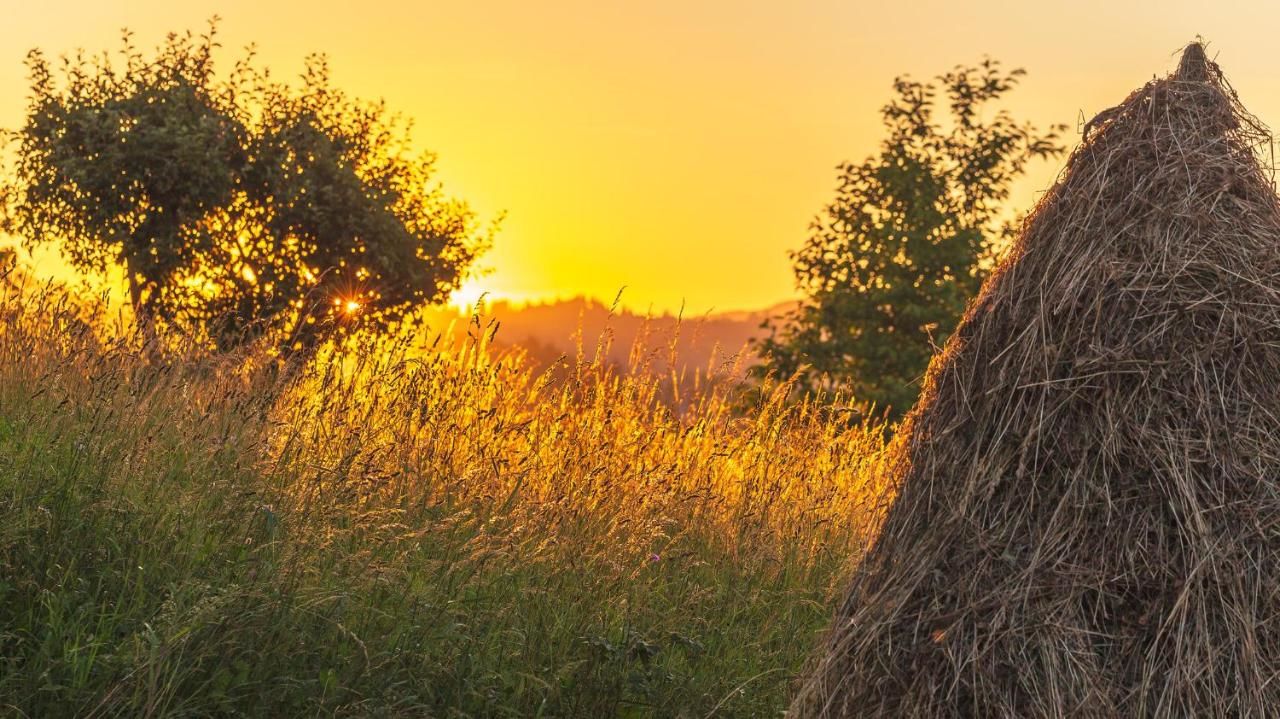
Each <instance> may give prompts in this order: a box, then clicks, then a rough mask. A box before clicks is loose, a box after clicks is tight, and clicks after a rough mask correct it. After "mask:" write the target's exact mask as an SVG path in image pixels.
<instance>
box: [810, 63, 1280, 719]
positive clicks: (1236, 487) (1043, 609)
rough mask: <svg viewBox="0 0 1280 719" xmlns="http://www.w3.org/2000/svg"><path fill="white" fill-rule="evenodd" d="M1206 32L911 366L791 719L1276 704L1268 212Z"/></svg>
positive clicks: (1208, 712) (1053, 195) (1250, 133)
mask: <svg viewBox="0 0 1280 719" xmlns="http://www.w3.org/2000/svg"><path fill="white" fill-rule="evenodd" d="M1270 147H1271V143H1270V136H1269V134H1268V133H1267V132H1266V130H1265V128H1263V127H1262V126H1261V125H1260V124H1259V123H1258V122H1257V121H1256V120H1255V119H1254V118H1253V117H1251V116H1250V115H1249V114H1248V113H1247V112H1246V111H1245V110H1244V108H1243V107H1241V106H1240V104H1239V102H1238V100H1237V99H1236V95H1235V93H1234V91H1233V90H1232V89H1231V87H1230V86H1229V85H1228V83H1227V82H1226V80H1225V79H1224V78H1223V76H1222V73H1221V70H1220V69H1219V68H1218V66H1217V65H1216V64H1215V63H1214V62H1211V61H1210V60H1209V59H1208V58H1206V56H1205V52H1204V48H1203V47H1201V46H1200V45H1199V44H1193V45H1191V46H1189V47H1187V48H1186V49H1185V51H1184V52H1183V56H1182V61H1181V63H1180V65H1179V67H1178V69H1177V70H1176V71H1175V72H1174V73H1173V74H1172V75H1170V76H1168V77H1166V78H1164V79H1159V80H1153V81H1152V82H1150V83H1148V84H1147V85H1146V86H1145V87H1143V88H1141V89H1140V90H1138V91H1136V92H1134V93H1133V94H1132V95H1130V96H1129V97H1128V98H1127V99H1126V100H1125V101H1124V102H1123V103H1122V104H1121V105H1119V106H1117V107H1115V108H1113V109H1112V110H1109V111H1107V113H1105V114H1104V115H1103V116H1102V118H1101V121H1100V122H1098V123H1096V126H1095V127H1093V128H1092V130H1091V132H1090V134H1089V135H1088V137H1087V138H1086V140H1085V141H1084V142H1083V144H1082V145H1081V146H1080V147H1079V148H1078V149H1076V151H1075V152H1074V153H1073V155H1072V156H1071V158H1070V160H1069V162H1068V165H1067V168H1066V169H1065V170H1064V172H1063V174H1062V175H1061V176H1060V178H1059V180H1058V182H1057V184H1056V185H1055V186H1054V187H1053V188H1052V189H1051V190H1050V191H1049V192H1048V193H1047V194H1046V195H1045V196H1044V198H1043V199H1042V200H1041V201H1040V203H1039V204H1038V205H1037V207H1036V208H1035V210H1034V211H1033V213H1032V214H1031V216H1030V217H1029V218H1028V219H1027V221H1026V223H1025V225H1024V226H1023V230H1022V233H1021V235H1020V236H1019V238H1018V240H1017V242H1016V244H1015V246H1014V248H1013V250H1012V251H1011V253H1010V255H1009V257H1008V259H1007V260H1005V261H1004V262H1003V264H1002V266H1001V267H999V268H998V270H997V272H996V273H995V274H994V275H993V276H992V277H991V279H990V280H989V281H988V282H987V283H986V285H985V286H984V288H983V290H982V292H981V294H980V295H979V297H978V298H977V299H976V300H975V302H974V304H973V305H972V306H971V308H970V309H969V311H968V313H967V315H966V316H965V318H964V320H963V322H962V324H961V325H960V327H959V328H958V329H957V331H956V333H955V335H954V337H952V338H951V340H950V341H949V342H948V344H947V345H946V347H945V351H944V352H943V353H942V355H941V356H940V357H939V358H938V359H936V360H935V361H934V363H933V365H932V367H931V368H930V371H929V374H928V377H927V378H926V387H925V391H924V393H923V395H922V398H921V400H920V402H919V404H918V405H917V407H916V408H915V409H914V410H913V412H912V413H911V415H910V416H909V418H908V419H907V424H906V425H905V427H904V430H903V432H902V433H901V434H900V435H899V441H900V446H899V448H898V454H897V455H896V458H895V459H894V460H893V461H894V462H895V464H894V466H893V469H892V473H893V474H892V476H893V483H894V489H895V491H896V493H897V496H896V499H895V500H894V503H893V505H892V506H891V507H890V509H889V510H888V512H887V515H886V517H885V520H884V524H883V528H882V533H881V534H880V536H879V538H878V540H877V541H876V543H875V544H874V546H873V547H872V548H871V549H870V551H869V553H868V556H867V557H866V558H865V560H864V561H863V562H862V564H861V565H860V567H859V569H858V570H857V571H856V573H855V577H854V581H853V584H852V587H851V589H850V590H849V593H848V595H847V600H846V601H845V603H844V606H843V607H842V608H841V610H840V611H839V614H838V617H837V620H836V624H835V626H834V628H833V630H832V632H831V636H830V637H829V638H828V640H827V644H826V645H825V646H824V647H823V648H822V658H821V660H820V661H817V662H815V665H814V666H813V667H812V670H811V672H810V675H809V677H808V679H807V681H806V683H805V684H803V685H802V687H801V690H800V693H799V695H798V698H797V699H796V702H795V704H794V705H793V707H792V708H793V712H794V714H795V715H797V716H801V717H882V716H883V717H890V716H891V717H962V716H963V717H1130V716H1159V717H1191V716H1196V717H1201V716H1230V717H1262V716H1277V715H1280V206H1278V203H1277V196H1276V193H1275V189H1274V186H1273V182H1272V178H1271V174H1270V171H1269V169H1267V168H1268V166H1269V164H1270V155H1269V152H1270Z"/></svg>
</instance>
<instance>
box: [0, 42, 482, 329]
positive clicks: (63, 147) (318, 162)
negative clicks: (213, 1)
mask: <svg viewBox="0 0 1280 719" xmlns="http://www.w3.org/2000/svg"><path fill="white" fill-rule="evenodd" d="M217 48H218V43H217V41H216V23H211V25H210V29H209V31H208V32H207V33H205V34H201V35H194V34H192V33H186V34H171V35H170V36H169V37H168V39H167V41H166V42H165V43H164V44H163V45H162V46H161V47H160V48H159V49H158V50H157V51H156V52H155V53H154V54H153V56H151V57H149V58H148V57H144V55H143V54H142V53H140V52H139V51H138V50H137V49H136V47H135V46H134V43H133V40H132V37H131V35H129V34H128V33H127V32H126V34H125V37H124V42H123V47H122V48H121V50H120V52H119V54H118V57H116V58H114V61H113V58H112V57H110V56H108V55H106V54H104V55H101V56H91V57H90V56H86V55H84V54H83V53H81V54H77V55H75V56H71V57H67V58H63V60H62V61H61V62H60V63H58V64H57V65H54V64H52V63H50V62H49V61H48V60H47V59H46V58H45V56H44V55H43V54H42V53H41V52H40V51H38V50H37V51H32V52H31V53H30V54H29V56H28V69H29V72H30V80H31V96H30V101H29V105H28V108H27V114H26V121H25V123H24V124H23V126H22V127H21V128H20V129H19V130H18V131H17V133H16V134H15V137H16V149H17V152H16V165H15V170H16V171H15V172H14V173H13V174H14V177H13V182H12V185H11V187H10V189H9V193H8V194H9V196H10V201H9V203H8V204H9V210H8V212H7V213H6V216H7V220H8V225H9V229H10V231H12V232H14V233H15V234H18V235H19V236H21V237H23V238H24V240H25V241H27V242H30V243H43V242H57V243H59V246H60V248H61V250H62V251H63V253H64V255H65V256H66V258H67V259H68V260H69V261H70V262H71V264H72V265H73V266H75V267H76V268H78V269H81V270H86V271H100V270H103V269H104V268H106V267H107V266H108V265H110V264H119V265H121V266H122V267H123V268H124V271H125V275H126V279H127V282H128V286H129V297H130V301H131V304H132V306H133V310H134V312H135V315H136V316H137V317H138V319H139V324H140V326H142V327H143V329H144V330H145V331H146V332H148V333H149V334H150V335H152V336H155V335H156V334H157V333H160V332H164V333H167V334H169V335H172V336H173V337H178V338H181V339H184V340H186V341H189V342H190V341H194V342H198V343H201V344H203V345H205V346H209V347H217V348H222V349H226V348H230V347H234V346H236V345H238V344H241V343H243V342H246V341H248V340H252V339H256V338H259V337H262V336H264V335H266V336H270V337H272V338H274V339H278V341H279V345H278V346H279V347H280V348H281V350H282V351H284V352H290V351H298V350H303V351H308V350H310V349H312V348H314V347H315V346H316V345H317V344H318V343H319V342H320V341H322V340H323V339H324V338H325V337H327V336H331V335H332V334H334V333H335V332H342V331H345V330H349V329H351V328H354V327H360V326H370V325H372V326H379V327H380V326H386V325H389V324H391V323H394V322H397V321H400V320H402V319H404V318H406V317H407V316H409V315H410V314H411V313H412V311H413V310H414V309H415V308H417V307H419V306H421V305H424V304H428V303H431V302H435V301H438V300H441V299H443V298H444V297H446V296H447V295H448V293H449V292H451V291H452V290H453V289H455V288H456V287H457V286H458V284H459V283H460V281H461V280H462V278H463V277H464V275H465V272H466V271H467V269H468V268H469V267H470V265H471V264H472V262H473V260H474V259H475V258H476V256H477V254H478V253H479V252H481V251H483V249H484V248H485V247H486V245H487V242H488V239H489V233H488V231H487V230H485V229H482V228H479V227H478V226H477V222H476V219H475V216H474V214H473V213H472V212H471V211H470V209H469V208H468V207H467V205H466V204H465V203H462V202H459V201H455V200H452V199H450V198H448V197H447V196H445V195H444V193H443V191H442V189H441V188H440V186H439V184H438V183H437V182H436V181H435V180H434V156H433V155H431V154H418V153H415V152H413V151H412V149H411V141H410V132H409V130H410V128H409V126H408V124H407V123H405V122H403V121H402V120H401V119H400V118H398V117H397V116H395V115H392V114H391V113H389V112H388V110H387V108H386V107H385V105H384V104H383V103H381V102H365V101H360V100H355V99H352V98H350V97H348V96H347V95H346V94H345V93H343V92H342V91H340V90H338V89H336V88H335V87H333V85H332V83H331V82H330V79H329V72H328V67H327V64H326V62H325V60H324V58H323V57H322V56H318V55H317V56H312V57H310V58H308V60H307V64H306V71H305V73H304V74H303V75H302V77H301V78H300V81H298V82H296V83H293V84H290V83H284V82H279V81H276V80H275V79H273V78H272V76H271V74H270V72H269V70H267V69H265V68H261V67H259V66H258V64H257V63H256V58H255V56H254V53H253V50H252V48H250V49H249V50H248V51H247V53H246V55H245V56H244V57H243V58H242V59H241V60H239V61H238V62H236V63H235V64H234V66H233V67H232V69H231V72H230V73H228V74H226V75H225V76H224V75H219V74H218V73H216V72H215V65H214V55H215V50H216V49H217Z"/></svg>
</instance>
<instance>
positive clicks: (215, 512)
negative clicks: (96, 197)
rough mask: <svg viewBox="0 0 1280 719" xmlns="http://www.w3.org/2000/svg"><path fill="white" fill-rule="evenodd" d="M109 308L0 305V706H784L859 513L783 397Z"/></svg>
mask: <svg viewBox="0 0 1280 719" xmlns="http://www.w3.org/2000/svg"><path fill="white" fill-rule="evenodd" d="M110 324H111V322H110V321H108V319H107V318H106V317H97V318H93V317H90V318H88V319H87V320H86V318H85V317H84V312H83V310H82V309H80V308H79V307H77V306H76V305H75V304H73V303H70V302H68V301H66V300H65V299H59V298H58V297H57V296H56V295H55V294H50V293H45V294H42V295H40V296H29V295H28V296H23V295H20V294H18V293H15V292H9V293H7V294H6V295H5V296H4V297H3V300H2V301H0V714H5V715H15V716H29V717H37V716H72V715H76V716H156V715H166V716H168V715H175V716H207V715H235V714H242V713H248V714H254V715H263V716H289V715H305V716H309V715H339V716H348V715H361V716H363V715H371V716H452V717H462V716H474V717H498V716H679V717H703V716H713V715H714V716H739V717H741V716H777V715H778V714H779V713H780V712H781V711H782V710H783V709H784V708H785V706H786V703H787V701H788V698H789V696H790V693H791V692H792V690H793V687H794V686H795V678H796V676H797V674H798V673H799V672H801V671H802V670H803V668H804V666H805V662H806V661H807V657H808V655H809V654H810V653H811V651H812V650H813V648H814V647H815V646H816V645H817V642H818V639H819V637H820V635H821V634H822V632H823V631H824V630H825V628H826V626H827V624H828V622H829V621H830V617H831V616H832V613H833V611H834V609H835V607H836V605H837V603H838V598H839V595H840V593H841V591H842V589H843V585H844V582H845V580H846V578H847V577H848V574H849V569H850V566H851V562H852V561H855V560H856V557H857V555H858V553H859V551H860V548H861V546H862V545H863V543H864V542H865V539H866V536H867V534H868V531H869V530H870V528H871V527H872V525H873V524H874V521H873V518H874V516H876V510H875V505H876V503H875V502H873V501H871V499H870V498H871V497H874V496H876V495H877V493H876V492H875V491H874V490H873V485H874V481H873V479H872V478H873V477H874V476H875V471H874V468H875V466H876V463H877V461H878V458H879V456H880V449H881V447H882V440H881V433H880V432H879V431H878V430H877V429H876V428H874V427H868V426H865V425H857V424H850V423H848V422H847V421H844V420H842V419H841V417H840V416H839V415H832V414H830V413H827V412H821V411H819V410H817V409H816V406H817V405H814V404H810V403H808V402H804V401H787V399H786V387H785V385H783V386H781V387H778V388H776V389H775V390H772V391H766V392H765V393H763V394H761V395H760V399H758V400H757V401H755V402H746V403H745V404H747V405H750V406H748V407H747V408H745V409H744V408H743V405H744V401H743V400H742V399H741V398H740V397H739V396H737V395H735V393H734V391H733V385H732V383H728V382H716V381H704V382H700V383H692V382H688V381H684V382H676V381H674V380H673V379H672V378H670V377H655V376H653V375H652V374H651V373H648V372H646V371H645V370H644V367H645V365H646V361H645V358H643V357H635V358H634V361H633V362H632V366H631V368H630V369H623V370H616V369H611V368H609V367H607V366H604V365H603V364H601V363H599V362H596V361H593V360H592V357H594V356H596V355H597V354H598V353H597V348H590V347H588V348H585V350H584V351H583V352H581V353H580V354H581V356H580V357H577V358H572V357H571V358H568V359H567V360H566V361H565V362H564V363H563V364H562V365H560V366H559V367H558V368H556V369H555V370H554V371H552V372H546V373H542V374H535V373H534V372H532V371H530V370H528V369H525V368H524V367H523V365H522V361H521V358H520V357H519V356H518V355H515V354H506V355H502V354H496V353H493V352H491V351H489V350H487V349H486V347H485V343H484V340H483V338H479V339H478V340H477V341H475V342H468V343H461V344H457V345H455V346H451V347H439V346H436V347H430V346H427V347H420V346H412V345H411V344H406V345H402V346H390V345H387V344H385V343H384V344H382V345H378V346H372V345H371V346H358V345H353V346H351V347H346V348H344V349H343V351H341V352H338V353H331V354H328V355H325V356H324V357H322V358H321V359H319V360H317V361H316V362H315V363H314V364H313V365H311V366H309V367H307V368H305V369H303V370H301V371H299V372H296V373H291V374H287V375H286V376H284V377H281V376H280V375H279V373H277V372H274V371H272V370H271V369H270V368H269V367H268V365H269V363H267V362H264V361H263V357H262V356H261V355H260V354H258V355H255V354H253V353H249V354H241V355H236V356H230V357H217V358H207V357H206V358H194V357H192V358H187V359H178V360H170V361H166V362H163V363H161V362H156V361H145V360H143V359H141V358H140V353H139V352H138V350H137V348H136V347H133V346H131V345H130V343H129V342H126V341H123V340H119V339H113V335H112V333H111V332H109V331H106V330H105V329H103V328H104V327H107V326H109V325H110ZM475 334H477V335H479V334H481V333H480V332H477V333H475ZM264 368H265V369H264ZM713 374H714V373H713ZM708 379H714V378H708ZM695 384H697V385H698V386H696V387H695V386H693V385H695ZM676 386H679V387H681V388H682V389H681V391H682V392H684V393H685V394H683V395H681V396H675V395H676V394H677V392H676V391H675V390H674V389H673V387H676ZM673 406H678V407H680V408H681V409H680V410H679V411H674V410H672V409H671V407H673Z"/></svg>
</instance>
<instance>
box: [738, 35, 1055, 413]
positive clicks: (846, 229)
mask: <svg viewBox="0 0 1280 719" xmlns="http://www.w3.org/2000/svg"><path fill="white" fill-rule="evenodd" d="M1023 74H1024V73H1023V71H1022V70H1013V71H1011V72H1004V71H1003V70H1002V69H1001V67H1000V65H999V63H997V62H995V61H992V60H987V61H984V62H983V63H981V64H980V65H979V66H977V67H957V68H956V69H955V70H953V71H952V72H949V73H947V74H944V75H941V76H939V77H938V78H937V79H936V81H935V82H930V83H921V82H915V81H912V80H910V79H906V78H898V79H897V80H896V81H895V82H894V91H895V97H894V98H893V100H891V101H890V102H889V104H888V105H886V106H885V107H884V108H883V110H882V114H883V117H884V122H885V126H886V129H887V131H888V132H887V137H886V139H885V140H884V142H883V144H882V145H881V148H880V152H879V153H878V154H876V155H874V156H872V157H869V158H868V159H867V160H865V161H863V162H862V163H860V164H852V163H846V164H844V165H841V166H840V167H839V181H838V185H837V188H836V198H835V200H834V201H833V202H832V203H831V204H830V205H828V206H827V207H826V208H825V210H824V212H823V213H822V215H820V216H819V217H817V218H815V220H814V222H813V224H812V226H811V229H810V234H809V238H808V240H807V241H806V242H805V244H804V246H803V247H801V248H800V249H799V250H798V251H795V252H793V253H791V259H792V261H793V263H794V266H795V267H794V269H795V276H796V282H797V285H798V287H799V289H800V290H801V292H802V293H803V295H804V300H803V301H802V302H801V304H800V305H799V306H798V308H797V309H796V310H795V311H794V312H792V313H791V314H790V315H789V316H788V317H786V318H785V319H784V320H782V321H781V322H778V323H773V324H766V325H765V326H766V328H768V329H770V330H771V335H770V337H769V338H768V339H766V340H764V341H763V342H761V343H760V347H761V349H762V350H763V352H764V354H765V356H766V357H767V358H768V359H767V362H766V363H765V364H764V365H762V367H761V368H760V371H761V372H772V373H776V374H778V375H782V376H791V375H793V374H797V373H798V379H799V380H800V382H801V383H802V385H804V386H805V387H807V388H808V389H810V390H822V391H826V392H828V393H832V394H834V393H841V394H843V395H845V396H846V398H850V399H852V400H853V401H855V402H858V403H863V404H867V405H871V404H874V405H876V406H877V407H879V408H880V409H881V410H884V409H890V410H891V414H892V415H893V416H900V415H901V414H902V413H904V412H905V411H906V410H907V409H909V408H910V406H911V405H912V404H913V403H914V401H915V398H916V394H917V392H918V389H919V388H918V382H917V379H918V378H919V377H920V376H921V375H922V374H923V373H924V370H925V368H926V367H927V366H928V363H929V359H930V358H931V356H932V353H933V348H934V347H935V345H940V344H941V343H942V342H943V341H944V340H945V339H946V338H947V336H948V335H949V334H950V333H951V331H952V330H953V329H954V327H955V325H956V322H957V321H958V320H959V318H960V316H961V315H962V314H963V311H964V308H965V304H966V303H967V302H968V299H969V298H970V297H972V296H973V294H974V293H975V292H976V291H977V289H978V287H979V286H980V285H981V283H982V280H983V278H984V276H985V273H986V269H987V268H988V267H989V266H990V263H989V262H988V260H989V258H990V256H991V254H992V253H993V252H994V251H995V250H996V247H997V245H998V244H1000V243H999V240H1000V238H1001V237H1002V236H1006V235H1007V234H1008V233H1009V229H1010V228H1009V227H1008V225H1007V224H1004V225H1002V224H1001V222H1000V217H999V212H1000V203H1001V201H1003V200H1005V199H1006V198H1007V197H1008V195H1009V185H1010V183H1011V181H1012V180H1013V179H1014V178H1015V177H1017V176H1018V175H1019V174H1020V173H1021V172H1022V171H1023V169H1024V167H1025V165H1026V163H1027V162H1028V161H1029V160H1031V159H1033V158H1037V157H1049V156H1054V155H1057V154H1059V153H1061V152H1062V150H1063V147H1062V146H1061V145H1060V144H1059V142H1058V140H1059V135H1060V133H1061V132H1062V131H1063V129H1064V128H1063V127H1061V126H1056V127H1053V128H1050V129H1049V130H1048V131H1046V132H1040V131H1038V130H1036V129H1035V128H1034V127H1033V126H1032V125H1030V124H1027V123H1020V122H1017V121H1015V120H1014V119H1013V117H1011V116H1010V115H1009V113H1008V112H1007V111H1004V110H1001V111H999V112H996V113H995V114H994V115H992V116H990V119H985V118H984V111H986V110H987V107H988V105H990V104H991V103H992V102H994V101H996V100H998V99H999V98H1000V97H1001V96H1003V95H1004V94H1005V93H1007V92H1008V91H1009V90H1011V89H1012V88H1013V87H1014V86H1015V85H1016V84H1017V81H1018V79H1019V78H1020V77H1021V76H1022V75H1023ZM939 91H941V92H942V93H943V96H944V97H945V102H946V109H947V110H949V118H948V121H947V123H946V125H945V126H942V125H940V124H938V121H937V120H936V118H935V112H936V110H937V104H938V99H937V98H938V93H939Z"/></svg>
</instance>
